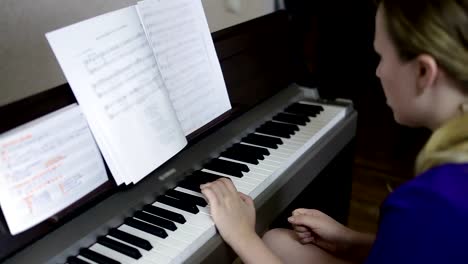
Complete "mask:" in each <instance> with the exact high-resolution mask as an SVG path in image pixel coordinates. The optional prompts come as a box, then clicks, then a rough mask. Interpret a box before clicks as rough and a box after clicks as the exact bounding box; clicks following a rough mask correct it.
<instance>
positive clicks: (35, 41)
mask: <svg viewBox="0 0 468 264" xmlns="http://www.w3.org/2000/svg"><path fill="white" fill-rule="evenodd" d="M225 1H232V0H202V2H203V6H204V8H205V13H206V16H207V18H208V23H209V26H210V30H211V31H212V32H213V31H217V30H220V29H223V28H226V27H229V26H232V25H235V24H238V23H241V22H244V21H247V20H250V19H253V18H255V17H258V16H261V15H265V14H268V13H271V12H273V11H274V6H275V5H274V2H275V1H274V0H239V1H240V4H241V5H240V11H239V12H238V13H235V12H232V11H229V10H227V8H226V3H225ZM234 1H236V0H234ZM135 3H136V0H82V1H78V0H1V2H0V105H4V104H7V103H10V102H13V101H16V100H19V99H22V98H24V97H27V96H30V95H33V94H36V93H39V92H42V91H44V90H47V89H50V88H53V87H55V86H58V85H60V84H63V83H65V82H66V80H65V77H64V76H63V74H62V71H61V69H60V67H59V66H58V63H57V62H56V60H55V57H54V56H53V54H52V52H51V50H50V48H49V45H48V43H47V41H46V39H45V37H44V34H45V33H46V32H49V31H51V30H54V29H57V28H60V27H63V26H67V25H69V24H72V23H76V22H79V21H81V20H84V19H87V18H91V17H94V16H97V15H100V14H103V13H106V12H109V11H113V10H116V9H119V8H122V7H126V6H129V5H133V4H135Z"/></svg>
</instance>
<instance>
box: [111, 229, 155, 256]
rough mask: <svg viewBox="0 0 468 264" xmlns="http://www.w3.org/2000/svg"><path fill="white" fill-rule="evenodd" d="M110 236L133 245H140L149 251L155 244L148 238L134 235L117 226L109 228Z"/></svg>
mask: <svg viewBox="0 0 468 264" xmlns="http://www.w3.org/2000/svg"><path fill="white" fill-rule="evenodd" d="M109 236H111V237H115V238H117V239H120V240H122V241H124V242H127V243H129V244H131V245H134V246H135V247H139V248H141V249H144V250H147V251H150V250H151V249H153V246H152V245H151V243H150V242H149V241H148V240H146V239H143V238H140V237H137V236H134V235H132V234H129V233H127V232H124V231H122V230H119V229H116V228H113V229H111V230H109Z"/></svg>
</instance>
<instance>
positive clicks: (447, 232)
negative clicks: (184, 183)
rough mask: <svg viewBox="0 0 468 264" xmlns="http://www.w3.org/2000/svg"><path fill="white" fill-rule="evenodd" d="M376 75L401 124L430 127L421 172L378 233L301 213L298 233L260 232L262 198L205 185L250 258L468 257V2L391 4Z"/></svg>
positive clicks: (393, 201) (295, 221) (381, 14)
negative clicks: (257, 215)
mask: <svg viewBox="0 0 468 264" xmlns="http://www.w3.org/2000/svg"><path fill="white" fill-rule="evenodd" d="M374 48H375V50H376V52H377V53H378V54H379V55H380V57H381V60H380V64H379V66H378V68H377V71H376V74H377V76H378V77H379V78H380V80H381V82H382V87H383V90H384V93H385V96H386V98H387V104H388V105H389V106H390V108H391V109H392V111H393V114H394V118H395V120H396V121H397V122H398V123H400V124H404V125H408V126H411V127H427V128H429V129H431V130H432V131H433V135H432V137H431V138H430V139H429V141H428V142H427V144H426V146H425V147H424V148H423V150H422V151H421V152H420V154H419V155H418V157H417V160H416V166H415V171H416V175H417V177H415V178H414V179H413V180H411V181H409V182H408V183H406V184H404V185H402V186H401V187H400V188H398V189H397V190H395V191H394V192H393V193H391V194H390V195H389V196H388V198H387V199H386V200H385V201H384V203H383V204H382V207H381V214H380V222H379V228H378V232H377V234H376V235H373V234H363V233H359V232H357V231H354V230H351V229H349V228H347V227H345V226H343V225H341V224H339V223H338V222H336V221H334V220H333V219H332V218H330V217H328V216H327V215H325V214H323V213H321V212H319V211H316V210H309V209H297V210H295V211H294V212H293V214H292V216H291V217H290V218H289V219H288V220H289V222H290V223H291V224H292V226H293V230H284V229H276V230H270V231H268V232H267V233H266V234H265V235H264V237H263V240H262V239H261V238H260V237H259V236H258V235H257V234H256V233H255V229H254V226H255V209H254V205H253V202H252V200H251V199H250V198H249V197H248V196H246V195H243V194H241V193H238V192H237V191H236V189H235V187H234V186H233V184H232V183H231V182H230V181H228V180H218V181H216V182H213V183H208V184H206V185H203V186H202V191H203V194H204V195H205V196H206V198H207V199H208V201H209V204H210V206H211V214H212V217H213V221H214V222H215V223H216V226H217V228H218V230H219V233H220V234H221V236H222V237H223V238H224V240H225V241H226V242H227V243H228V244H229V245H230V246H231V247H232V248H233V249H234V251H236V252H237V254H238V255H239V257H240V258H241V259H242V260H243V261H244V263H282V262H284V263H362V262H364V261H365V262H366V263H426V264H427V263H468V248H467V245H468V0H383V1H381V3H380V4H379V8H378V11H377V16H376V32H375V39H374Z"/></svg>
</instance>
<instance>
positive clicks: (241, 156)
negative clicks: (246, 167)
mask: <svg viewBox="0 0 468 264" xmlns="http://www.w3.org/2000/svg"><path fill="white" fill-rule="evenodd" d="M220 155H221V157H224V158H228V159H233V160H238V161H242V162H246V163H250V164H254V165H258V163H259V162H258V159H257V158H255V157H254V156H252V155H245V153H241V152H240V151H238V150H233V149H229V150H226V151H223V152H222V153H221V154H220Z"/></svg>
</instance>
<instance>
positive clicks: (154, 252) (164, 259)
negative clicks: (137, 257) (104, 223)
mask: <svg viewBox="0 0 468 264" xmlns="http://www.w3.org/2000/svg"><path fill="white" fill-rule="evenodd" d="M119 231H120V230H119ZM111 239H113V240H115V241H117V242H120V243H122V244H124V245H127V246H133V245H132V244H129V243H127V242H125V241H122V240H120V239H117V238H113V237H112V238H111ZM141 254H142V256H143V257H142V258H143V259H144V260H146V261H149V262H152V263H154V262H156V263H170V262H171V257H169V256H167V255H164V252H162V251H161V250H160V249H156V248H152V249H151V250H149V251H146V250H142V251H141Z"/></svg>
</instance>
